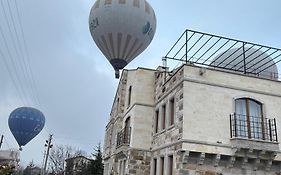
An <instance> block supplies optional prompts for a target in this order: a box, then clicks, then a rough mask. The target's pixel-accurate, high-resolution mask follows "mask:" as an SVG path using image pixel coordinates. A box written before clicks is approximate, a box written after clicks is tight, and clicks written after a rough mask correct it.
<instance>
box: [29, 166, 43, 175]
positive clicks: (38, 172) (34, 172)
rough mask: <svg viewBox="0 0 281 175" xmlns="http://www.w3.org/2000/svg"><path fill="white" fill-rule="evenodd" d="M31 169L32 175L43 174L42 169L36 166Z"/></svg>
mask: <svg viewBox="0 0 281 175" xmlns="http://www.w3.org/2000/svg"><path fill="white" fill-rule="evenodd" d="M29 171H30V175H41V171H42V169H41V168H39V167H37V166H35V167H31V168H30V170H29Z"/></svg>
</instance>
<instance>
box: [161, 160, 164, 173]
mask: <svg viewBox="0 0 281 175" xmlns="http://www.w3.org/2000/svg"><path fill="white" fill-rule="evenodd" d="M160 175H164V157H160Z"/></svg>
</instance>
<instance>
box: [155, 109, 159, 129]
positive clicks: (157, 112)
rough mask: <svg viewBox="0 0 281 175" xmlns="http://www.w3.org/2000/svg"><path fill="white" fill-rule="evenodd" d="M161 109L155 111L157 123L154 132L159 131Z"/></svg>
mask: <svg viewBox="0 0 281 175" xmlns="http://www.w3.org/2000/svg"><path fill="white" fill-rule="evenodd" d="M158 122H159V110H157V111H155V125H154V127H155V128H154V132H155V133H158Z"/></svg>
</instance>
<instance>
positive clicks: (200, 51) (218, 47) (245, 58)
mask: <svg viewBox="0 0 281 175" xmlns="http://www.w3.org/2000/svg"><path fill="white" fill-rule="evenodd" d="M163 58H164V59H165V60H166V63H165V64H167V61H168V60H170V61H173V60H174V61H177V62H182V63H191V64H194V65H199V66H207V67H209V68H211V67H212V68H215V69H216V68H219V69H224V70H230V71H235V72H240V73H244V74H247V75H252V76H257V77H262V78H266V79H272V80H281V79H280V76H281V75H278V73H277V72H276V71H274V69H275V68H276V67H275V65H276V66H277V67H279V66H280V64H281V49H280V48H275V47H270V46H264V45H260V44H255V43H251V42H247V41H242V40H237V39H232V38H227V37H223V36H218V35H213V34H209V33H204V32H199V31H195V30H190V29H187V30H185V31H184V32H183V34H182V35H181V36H180V38H179V39H178V40H177V41H176V43H175V44H174V45H173V46H172V48H171V49H170V50H169V51H168V53H167V54H166V55H165V56H164V57H163ZM166 67H167V66H166ZM169 67H170V66H169Z"/></svg>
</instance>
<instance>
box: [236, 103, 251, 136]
mask: <svg viewBox="0 0 281 175" xmlns="http://www.w3.org/2000/svg"><path fill="white" fill-rule="evenodd" d="M246 110H247V109H246V99H237V100H235V113H236V125H237V126H236V128H237V131H236V132H237V136H241V137H248V128H247V116H246V114H247V112H246Z"/></svg>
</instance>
